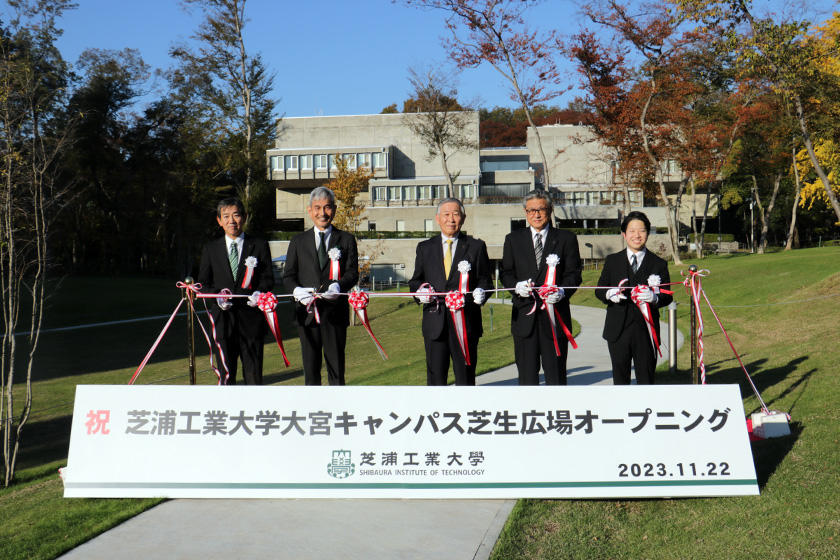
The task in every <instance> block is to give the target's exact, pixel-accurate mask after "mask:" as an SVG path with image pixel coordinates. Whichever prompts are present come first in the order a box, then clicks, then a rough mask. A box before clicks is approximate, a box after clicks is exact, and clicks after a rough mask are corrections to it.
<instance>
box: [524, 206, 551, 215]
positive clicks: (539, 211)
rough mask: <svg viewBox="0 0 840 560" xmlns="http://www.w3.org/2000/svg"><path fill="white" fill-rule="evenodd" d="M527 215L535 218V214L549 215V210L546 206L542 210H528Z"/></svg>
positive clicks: (526, 210)
mask: <svg viewBox="0 0 840 560" xmlns="http://www.w3.org/2000/svg"><path fill="white" fill-rule="evenodd" d="M525 213H526V214H528V215H529V216H533V215H534V214H548V208H547V207H545V206H543V207H542V208H526V209H525Z"/></svg>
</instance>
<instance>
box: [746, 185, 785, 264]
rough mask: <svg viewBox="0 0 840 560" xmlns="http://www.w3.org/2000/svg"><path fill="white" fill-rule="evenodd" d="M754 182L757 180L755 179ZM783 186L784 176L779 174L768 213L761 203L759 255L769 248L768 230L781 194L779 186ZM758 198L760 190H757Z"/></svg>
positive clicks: (768, 206)
mask: <svg viewBox="0 0 840 560" xmlns="http://www.w3.org/2000/svg"><path fill="white" fill-rule="evenodd" d="M753 180H755V179H754V178H753ZM781 184H782V174H781V173H777V174H776V177H775V178H774V179H773V194H771V195H770V202H769V203H768V204H767V212H764V210H763V209H762V208H761V204H760V203H759V206H758V211H759V216H760V217H761V235H760V236H759V241H758V253H759V254H763V253H764V250H765V249H766V248H767V229H768V227H769V223H770V213H771V212H773V206H774V205H775V204H776V195H778V194H779V186H780V185H781ZM756 196H758V189H756Z"/></svg>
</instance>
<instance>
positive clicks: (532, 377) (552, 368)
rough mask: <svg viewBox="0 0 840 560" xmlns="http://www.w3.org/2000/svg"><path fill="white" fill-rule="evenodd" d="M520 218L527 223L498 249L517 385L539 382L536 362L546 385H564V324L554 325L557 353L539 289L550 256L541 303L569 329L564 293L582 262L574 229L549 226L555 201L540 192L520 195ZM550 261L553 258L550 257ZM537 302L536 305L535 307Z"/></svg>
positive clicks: (577, 275)
mask: <svg viewBox="0 0 840 560" xmlns="http://www.w3.org/2000/svg"><path fill="white" fill-rule="evenodd" d="M524 206H525V219H526V220H527V221H528V227H527V228H525V229H519V230H516V231H512V232H510V233H509V234H508V235H507V237H505V246H504V250H503V252H502V285H503V286H504V287H505V288H507V289H509V290H511V294H512V295H513V305H512V308H513V309H512V312H511V320H510V331H511V333H512V334H513V348H514V356H515V358H516V369H517V370H518V371H519V384H520V385H539V382H540V361H541V360H542V368H543V371H544V372H545V383H546V385H565V384H566V355H567V352H568V348H569V341H568V338H567V337H566V334H565V333H564V331H563V328H562V327H561V325H560V324H559V322H558V323H557V324H556V327H555V329H554V334H556V337H557V347H558V348H559V350H560V352H559V353H560V355H559V356H558V355H557V354H558V352H557V348H555V343H554V335H553V334H552V328H551V322H550V320H549V316H548V313H547V311H546V310H545V309H541V307H542V305H543V299H542V298H541V297H540V296H539V294H538V289H539V288H540V287H541V286H543V284H546V275H547V274H548V271H549V265H548V264H547V263H546V259H547V258H549V256H550V255H555V256H556V258H557V263H556V265H555V267H554V272H555V277H554V281H553V282H548V285H551V286H565V287H566V289H565V290H564V289H563V288H556V289H554V290H546V291H547V292H550V293H547V294H546V297H545V300H544V301H545V303H548V304H552V305H553V306H554V308H555V310H556V311H557V312H559V314H560V317H561V318H562V320H563V323H564V324H565V325H566V326H567V327H568V328H569V329H570V332H571V328H572V316H571V312H570V311H569V298H570V297H571V296H572V294H574V292H575V290H574V289H569V287H570V286H579V285H580V283H581V261H580V251H579V249H578V242H577V236H575V234H573V233H571V232H569V231H566V230H562V229H556V228H553V227H551V215H552V212H553V210H554V206H553V204H552V202H551V198H549V196H548V194H547V193H546V192H545V191H531V192H529V193H528V194H527V195H526V196H525V204H524ZM552 260H553V259H552ZM535 304H536V308H535V307H534V306H535Z"/></svg>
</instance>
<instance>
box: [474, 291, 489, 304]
mask: <svg viewBox="0 0 840 560" xmlns="http://www.w3.org/2000/svg"><path fill="white" fill-rule="evenodd" d="M486 299H487V292H485V291H484V289H483V288H476V289H475V290H473V301H474V302H475V303H476V304H478V305H481V304H482V303H484V300H486Z"/></svg>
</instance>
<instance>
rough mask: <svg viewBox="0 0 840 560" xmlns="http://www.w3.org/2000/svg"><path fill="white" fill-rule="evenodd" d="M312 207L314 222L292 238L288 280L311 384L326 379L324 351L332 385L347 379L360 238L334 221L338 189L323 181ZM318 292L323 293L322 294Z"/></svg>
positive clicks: (311, 200) (313, 194)
mask: <svg viewBox="0 0 840 560" xmlns="http://www.w3.org/2000/svg"><path fill="white" fill-rule="evenodd" d="M306 211H307V212H308V213H309V217H310V218H311V219H312V223H313V224H314V227H312V228H311V229H308V230H306V231H304V232H303V233H301V234H299V235H297V236H295V237H294V238H293V239H292V241H291V243H289V250H288V252H287V254H286V268H285V271H284V272H283V280H284V283H285V285H286V289H288V290H290V291H292V292H293V293H294V296H295V300H296V301H297V304H296V305H295V319H296V321H297V324H298V333H299V334H300V347H301V352H302V354H303V376H304V382H305V383H306V384H307V385H320V384H321V362H322V359H321V354H322V352H323V358H324V360H326V362H327V380H328V381H329V384H330V385H344V383H345V381H344V348H345V346H346V345H347V326H348V325H349V324H350V314H349V310H350V306H349V305H348V303H347V296H346V295H339V294H346V293H347V292H349V291H350V289H351V288H352V287H353V286H355V285H356V282H357V281H358V280H359V257H358V252H357V249H356V238H355V237H353V235H351V234H349V233H347V232H346V231H341V230H340V229H338V228H337V227H335V226H333V225H332V221H333V218H334V217H335V211H336V203H335V194H334V193H333V192H332V191H331V190H330V189H328V188H327V187H317V188H315V189H314V190H313V191H312V192H311V193H310V194H309V206H308V207H307V209H306ZM316 294H320V295H318V296H316Z"/></svg>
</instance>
